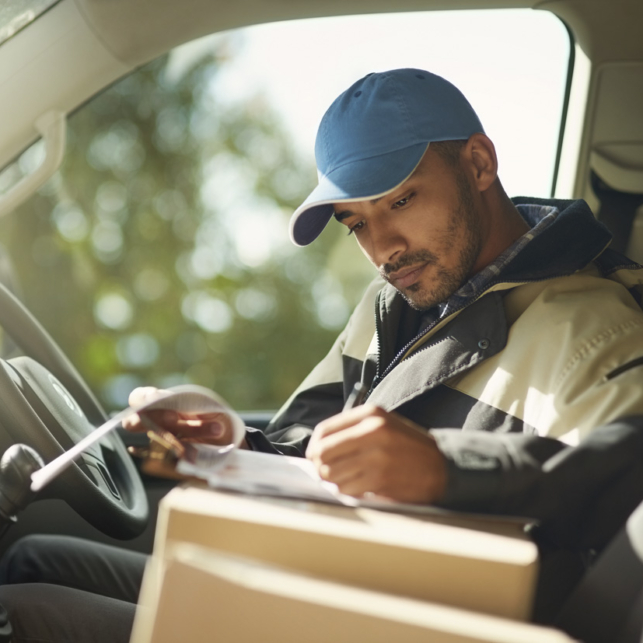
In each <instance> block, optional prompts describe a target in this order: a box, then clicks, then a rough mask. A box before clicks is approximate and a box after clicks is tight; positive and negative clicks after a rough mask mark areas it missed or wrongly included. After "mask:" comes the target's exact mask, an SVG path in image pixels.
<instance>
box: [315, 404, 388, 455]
mask: <svg viewBox="0 0 643 643" xmlns="http://www.w3.org/2000/svg"><path fill="white" fill-rule="evenodd" d="M382 413H385V411H383V410H382V409H380V408H379V407H377V406H372V405H370V404H364V405H362V406H358V407H356V408H354V409H350V410H349V411H343V412H342V413H339V414H338V415H334V416H332V417H330V418H328V419H327V420H324V421H323V422H320V423H319V424H318V425H317V426H316V427H315V430H314V431H313V434H312V436H311V438H310V441H309V442H308V447H307V448H306V457H307V458H310V459H312V458H313V454H314V453H316V451H317V449H318V448H319V443H320V442H321V441H322V440H324V439H326V438H327V437H328V436H330V435H333V434H335V433H339V432H340V431H345V430H346V429H348V428H350V427H352V426H355V425H356V424H358V423H360V422H361V421H362V420H364V418H366V417H369V416H372V415H381V414H382Z"/></svg>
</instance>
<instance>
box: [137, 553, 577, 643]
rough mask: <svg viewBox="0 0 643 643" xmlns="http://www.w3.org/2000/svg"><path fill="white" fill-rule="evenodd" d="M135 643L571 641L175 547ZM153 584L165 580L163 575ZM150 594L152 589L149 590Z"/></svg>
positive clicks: (552, 633)
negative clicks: (154, 602) (182, 642)
mask: <svg viewBox="0 0 643 643" xmlns="http://www.w3.org/2000/svg"><path fill="white" fill-rule="evenodd" d="M166 553H167V554H168V557H167V558H166V560H165V561H164V564H163V565H159V563H160V561H158V560H157V561H153V563H152V565H151V567H152V568H155V569H153V570H150V574H149V575H148V576H147V577H146V580H149V579H150V578H152V577H153V576H155V575H156V574H158V573H160V574H161V576H162V579H161V581H162V582H161V589H160V592H158V593H156V596H157V602H156V604H155V605H153V606H151V607H150V608H149V609H148V610H147V612H144V611H141V612H139V613H138V614H137V621H136V624H135V629H134V635H133V638H132V643H176V641H190V643H211V641H214V640H220V641H225V642H226V643H250V642H255V641H261V643H301V642H302V641H305V642H306V643H329V642H332V643H361V642H362V641H368V643H391V642H392V641H396V642H397V641H399V642H404V643H431V642H436V643H437V642H439V643H517V642H520V643H569V642H570V641H571V639H569V638H568V637H567V636H565V635H564V634H562V633H561V632H558V631H556V630H551V629H548V628H542V627H537V626H533V625H527V624H525V623H518V622H515V621H509V620H506V619H501V618H498V617H492V616H486V615H482V614H477V613H473V612H467V611H464V610H460V609H457V608H452V607H445V606H441V605H436V604H430V603H425V602H422V601H418V600H414V599H409V598H402V597H398V596H391V595H388V594H384V593H380V592H374V591H372V590H366V589H360V588H355V587H351V586H347V585H344V584H341V583H337V582H334V581H328V580H321V579H318V578H314V577H310V576H307V575H304V574H301V573H299V572H295V571H289V570H285V569H282V568H277V567H275V566H272V565H267V564H265V563H258V562H257V561H253V560H249V559H243V558H239V557H235V556H231V555H230V554H229V553H227V552H218V551H215V550H212V549H206V548H203V547H199V546H195V545H185V544H184V545H176V546H174V547H172V548H171V549H170V550H167V552H166ZM154 580H155V582H156V581H158V580H159V577H158V576H157V577H156V578H155V579H154ZM149 589H151V587H150V586H148V587H147V588H144V593H145V591H146V590H149Z"/></svg>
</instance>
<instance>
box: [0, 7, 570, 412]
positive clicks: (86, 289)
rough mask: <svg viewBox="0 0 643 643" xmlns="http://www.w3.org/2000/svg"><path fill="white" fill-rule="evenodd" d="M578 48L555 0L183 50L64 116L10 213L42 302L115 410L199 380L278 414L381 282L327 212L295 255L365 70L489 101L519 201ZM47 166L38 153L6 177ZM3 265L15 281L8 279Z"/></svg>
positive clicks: (529, 189) (30, 299)
mask: <svg viewBox="0 0 643 643" xmlns="http://www.w3.org/2000/svg"><path fill="white" fill-rule="evenodd" d="M569 55H570V41H569V36H568V34H567V31H566V30H565V28H564V26H563V25H562V23H561V22H560V21H559V20H557V19H556V18H554V17H553V16H552V15H550V14H548V13H546V12H534V11H475V12H468V11H458V12H437V13H435V12H434V13H422V14H419V13H406V14H399V15H385V16H359V17H348V18H332V19H320V20H308V21H293V22H288V23H280V24H271V25H263V26H258V27H253V28H248V29H244V30H240V31H235V32H229V33H224V34H219V35H216V36H212V37H209V38H205V39H202V40H199V41H197V42H194V43H190V44H188V45H185V46H183V47H181V48H179V49H177V50H176V51H173V52H171V53H170V54H169V55H167V56H164V57H163V58H161V59H159V60H156V61H154V62H153V63H151V64H149V65H147V66H145V67H144V68H142V69H140V70H138V71H137V72H136V73H134V74H132V75H131V76H129V77H127V78H125V79H123V80H122V81H121V82H119V83H117V84H115V85H114V86H113V87H111V88H109V89H108V90H107V91H105V92H104V93H103V94H101V95H100V96H97V97H96V98H95V99H94V100H92V101H90V102H89V103H88V104H87V105H85V106H84V107H83V108H82V109H80V110H79V111H78V112H77V113H76V114H75V115H73V116H72V117H71V118H70V120H69V128H68V132H69V133H68V151H67V154H66V158H65V160H64V163H63V167H62V168H61V170H60V172H58V174H57V175H56V176H55V177H54V178H53V179H52V180H50V181H49V182H48V184H47V185H46V186H45V187H44V188H43V189H41V190H40V192H39V193H38V194H37V195H35V196H34V197H33V198H32V199H31V200H30V201H29V202H27V203H26V204H24V205H23V206H21V207H20V208H19V209H18V210H17V211H16V212H14V213H13V214H12V215H11V216H10V217H7V218H6V219H4V220H2V221H0V239H1V240H2V242H3V243H4V245H5V247H6V249H7V251H8V253H9V255H10V256H11V259H12V261H13V264H14V265H15V272H16V274H17V280H18V281H19V282H20V288H21V292H22V293H23V296H24V299H25V301H26V302H27V304H28V305H29V307H30V308H31V309H32V310H33V311H34V313H35V314H36V316H37V317H39V319H40V320H41V321H42V322H43V324H44V325H45V327H46V328H47V329H48V330H49V331H50V332H51V334H52V335H53V336H54V337H55V338H56V339H57V340H58V341H59V342H60V344H61V345H62V347H63V349H64V350H65V351H66V352H67V353H68V354H69V355H70V357H71V359H72V361H73V362H74V363H75V364H76V365H77V366H78V367H79V369H80V370H81V371H82V372H83V374H84V375H85V377H86V378H87V379H88V381H89V382H90V384H91V385H92V386H93V388H94V390H96V391H97V392H98V393H99V395H100V396H101V399H102V400H103V402H104V403H105V405H106V406H107V407H108V408H118V407H122V406H123V405H125V404H126V401H127V395H128V393H129V391H130V390H131V389H132V388H134V387H135V386H137V385H141V384H153V385H158V386H168V385H171V384H177V383H181V382H194V383H198V384H202V385H205V386H208V387H210V388H214V389H215V390H217V391H218V392H219V393H220V394H222V395H223V396H224V397H225V398H227V399H228V401H229V402H230V403H231V404H233V405H235V406H237V407H239V408H242V409H262V408H263V409H265V408H276V407H277V406H279V405H280V404H281V403H282V402H283V401H284V400H285V399H286V398H287V397H288V395H289V394H290V393H291V392H292V391H293V390H294V389H295V388H296V386H297V385H298V384H299V383H300V382H301V380H302V379H303V378H304V377H305V375H306V374H307V372H308V371H309V370H310V369H311V368H312V367H313V366H314V365H315V364H316V363H317V362H318V361H319V359H320V358H321V357H322V356H323V355H324V353H325V352H326V351H327V350H328V348H329V347H330V345H331V344H332V342H333V341H334V339H335V338H336V336H337V333H338V332H339V330H341V328H342V327H343V325H344V324H345V323H346V321H347V319H348V316H349V315H350V312H351V310H352V308H353V307H354V306H355V304H356V302H357V301H358V300H359V298H360V296H361V294H362V293H363V291H364V288H365V286H366V284H367V283H368V282H369V281H370V280H371V279H372V278H373V277H374V276H375V272H374V270H373V268H372V267H371V266H370V265H369V264H368V263H367V262H366V260H365V259H364V258H363V256H362V255H361V253H360V252H359V250H358V249H357V247H356V246H355V243H354V239H353V238H351V237H347V236H346V234H345V231H343V230H342V229H341V228H342V226H339V225H329V226H328V227H327V229H326V230H325V231H324V233H323V234H322V236H321V237H320V239H319V240H318V241H316V242H315V243H314V244H312V245H311V246H309V247H307V248H304V249H302V248H295V247H294V246H292V244H291V243H290V241H289V238H288V220H289V217H290V215H291V213H292V212H293V210H294V208H296V207H297V206H298V205H299V204H300V203H301V201H302V200H303V199H304V198H305V197H306V195H307V194H308V192H309V191H310V190H311V189H312V187H313V186H314V184H315V181H316V174H315V166H314V160H313V156H312V152H313V144H314V137H315V131H316V128H317V124H318V123H319V120H320V119H321V116H322V114H323V112H324V110H325V109H326V107H327V106H328V105H329V104H330V103H331V102H332V100H333V99H334V98H335V97H336V96H337V95H338V94H339V93H340V92H341V91H343V90H344V89H345V88H346V87H347V86H349V85H350V84H351V83H353V82H354V81H355V80H356V79H358V78H359V77H361V76H363V75H364V74H366V73H368V72H370V71H379V70H383V69H390V68H395V67H401V66H412V67H420V68H425V69H429V70H430V71H433V72H436V73H438V74H441V75H443V76H445V77H446V78H448V79H449V80H451V81H452V82H453V83H454V84H456V85H457V86H458V87H460V89H462V91H463V92H464V94H465V95H466V96H467V98H468V99H469V100H470V102H471V103H472V104H473V106H474V108H475V109H476V110H477V112H478V114H479V115H480V118H481V120H482V123H483V125H484V127H485V130H486V132H487V134H488V135H489V136H490V138H491V139H492V140H493V141H494V143H495V145H496V147H497V151H498V156H499V159H500V177H501V179H502V181H503V184H504V187H505V189H506V190H507V192H508V193H509V194H510V195H518V194H532V195H535V196H548V195H549V194H550V190H551V185H552V178H553V169H554V166H555V161H556V150H557V144H558V138H559V130H560V121H561V114H562V109H563V100H564V96H565V87H566V83H567V82H568V78H567V72H568V61H569ZM37 162H38V151H37V148H34V149H33V150H31V151H29V152H28V153H26V154H25V155H23V157H22V158H21V159H20V161H19V163H17V164H16V165H15V166H13V168H10V170H9V172H8V173H7V176H8V178H6V177H5V178H6V181H7V182H9V181H14V180H16V179H17V178H19V177H20V176H21V175H22V174H23V173H24V172H26V171H28V170H29V169H30V168H32V167H33V166H34V165H35V164H37ZM7 280H8V278H5V281H7Z"/></svg>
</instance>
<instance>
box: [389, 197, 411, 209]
mask: <svg viewBox="0 0 643 643" xmlns="http://www.w3.org/2000/svg"><path fill="white" fill-rule="evenodd" d="M414 196H415V194H409V195H408V196H405V197H404V198H403V199H400V200H399V201H396V202H395V203H394V204H393V208H402V207H404V206H405V205H406V204H407V203H408V202H409V201H410V200H411V199H412V198H413V197H414Z"/></svg>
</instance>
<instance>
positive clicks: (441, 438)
mask: <svg viewBox="0 0 643 643" xmlns="http://www.w3.org/2000/svg"><path fill="white" fill-rule="evenodd" d="M516 202H517V203H520V202H523V203H535V204H541V205H554V206H556V207H557V208H558V209H559V211H560V213H559V214H558V216H557V218H556V219H555V221H554V222H553V223H552V224H551V225H550V226H549V227H547V228H546V229H545V230H544V231H543V232H542V233H541V234H540V235H538V236H537V237H535V238H534V239H533V240H532V241H531V242H530V243H529V244H528V245H527V246H526V247H525V248H524V249H523V250H522V251H521V252H520V253H519V254H518V255H517V256H516V257H515V258H514V259H513V260H512V261H511V262H510V263H509V264H508V265H507V266H506V267H505V268H504V269H503V270H502V272H501V273H500V275H499V276H498V278H497V280H495V281H494V282H493V283H491V284H490V285H489V287H488V288H487V289H486V290H485V291H484V293H483V294H481V295H480V296H478V297H477V298H476V299H475V300H473V301H471V302H470V303H469V304H468V305H465V306H464V307H463V308H461V309H460V310H456V311H455V312H453V313H451V314H450V315H449V316H447V317H446V318H444V319H441V320H439V321H438V322H437V323H434V324H433V325H432V326H429V328H428V329H426V330H425V331H424V333H423V334H422V335H420V336H416V337H414V339H413V340H412V341H411V342H410V343H409V344H408V345H407V346H406V347H405V348H404V349H403V350H402V351H400V352H398V353H397V354H396V351H395V346H396V341H397V338H398V334H399V328H400V325H401V324H403V325H405V326H408V327H409V328H418V327H419V325H420V321H419V315H420V313H417V312H415V311H413V310H412V309H411V308H410V307H409V306H408V305H407V304H406V303H405V302H404V300H403V298H402V297H401V296H400V295H399V293H398V292H397V291H396V290H395V289H394V288H393V287H392V286H390V285H387V284H384V283H383V282H381V281H380V282H374V283H373V284H372V285H371V287H370V288H369V290H368V292H367V293H366V294H365V295H364V298H363V299H362V301H361V303H360V304H359V305H358V306H357V308H356V310H355V311H354V313H353V315H352V316H351V318H350V320H349V322H348V324H347V326H346V328H345V329H344V331H343V332H342V333H341V335H340V336H339V338H338V339H337V341H336V342H335V344H334V345H333V347H332V349H331V350H330V352H329V354H328V355H327V356H326V358H325V359H324V360H323V361H322V362H321V363H320V364H318V366H317V367H316V368H315V369H314V370H313V371H312V372H311V373H310V375H309V376H308V377H307V378H306V380H305V381H304V382H303V383H302V385H301V386H300V387H299V389H298V390H297V391H296V392H295V393H294V394H293V396H292V397H291V399H290V400H289V401H288V402H287V404H286V405H285V406H284V408H283V409H282V410H281V411H280V412H279V413H278V414H277V416H276V417H275V419H274V420H273V422H272V423H271V424H270V426H269V427H268V429H267V430H266V432H265V435H263V434H257V433H255V434H250V435H249V441H250V443H251V445H252V446H253V448H257V449H261V450H268V451H274V452H280V453H287V454H291V455H303V452H304V450H305V447H306V444H307V441H308V438H309V435H310V433H311V429H312V427H314V426H315V424H316V423H317V422H319V421H320V420H322V419H324V418H326V417H329V416H330V415H333V414H335V413H338V412H339V411H341V409H342V406H343V403H344V399H345V398H346V396H347V394H348V393H349V392H350V391H351V390H352V388H353V385H354V383H355V382H356V381H358V380H360V379H361V380H362V381H363V382H365V383H366V384H367V385H368V386H369V387H370V391H369V396H368V402H369V403H372V404H375V405H378V406H380V407H382V408H384V409H386V410H388V411H396V412H397V413H401V414H402V415H404V416H406V417H408V418H410V419H411V420H413V421H414V422H417V423H418V424H419V425H421V426H423V427H426V429H427V430H430V431H431V433H432V434H433V435H434V436H435V438H436V439H437V441H438V445H439V447H440V449H441V450H442V452H443V453H444V455H445V456H446V458H447V460H448V466H449V480H448V486H447V493H446V496H445V498H444V499H443V502H442V504H443V505H444V506H447V507H451V508H462V509H467V510H473V511H485V512H497V513H517V514H531V515H534V516H536V517H538V518H541V519H545V520H546V519H547V518H548V517H550V516H552V515H555V514H556V515H557V514H560V513H561V511H563V512H564V513H565V514H566V520H567V519H569V517H570V516H571V515H576V514H578V513H579V512H583V511H585V509H586V507H585V505H587V504H588V503H589V504H592V503H595V502H596V501H597V500H596V499H597V497H598V495H599V492H600V490H601V489H605V488H606V485H608V484H611V482H613V481H614V480H615V479H616V478H617V477H618V476H622V475H624V474H625V473H626V472H627V471H630V469H631V468H632V467H634V469H632V471H634V470H636V471H637V472H638V473H640V474H641V475H642V476H643V473H642V472H643V428H642V427H643V423H642V422H640V421H639V420H638V419H633V420H628V421H625V422H616V421H617V420H620V419H622V418H626V417H629V416H638V415H639V414H641V415H642V416H643V312H642V311H641V306H640V302H641V293H643V288H642V286H643V267H641V266H639V265H638V264H635V263H633V262H631V261H629V260H627V259H626V258H625V257H623V256H622V255H620V254H618V253H615V252H613V251H611V250H609V249H608V248H607V246H608V245H609V242H610V235H609V232H608V231H607V230H606V229H605V228H604V227H603V226H602V225H601V224H600V223H598V222H597V221H596V220H595V219H594V216H593V215H592V213H591V211H590V210H589V208H588V207H587V205H586V204H585V203H584V202H582V201H574V202H570V201H567V202H563V201H544V200H538V199H528V200H527V199H524V200H520V199H517V200H516ZM636 475H638V474H636ZM626 496H627V493H626ZM635 496H636V497H635ZM637 499H638V500H640V499H643V485H640V488H639V489H636V492H635V493H634V492H633V493H632V494H631V497H629V496H628V497H627V498H626V499H625V500H624V501H623V503H622V504H623V508H622V512H626V511H628V507H629V510H631V508H633V507H630V505H631V504H632V503H634V506H635V504H636V502H638V500H637ZM619 515H620V514H619ZM625 515H627V514H626V513H625ZM578 520H581V519H580V518H579V519H578ZM578 520H577V522H578ZM581 522H582V520H581Z"/></svg>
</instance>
